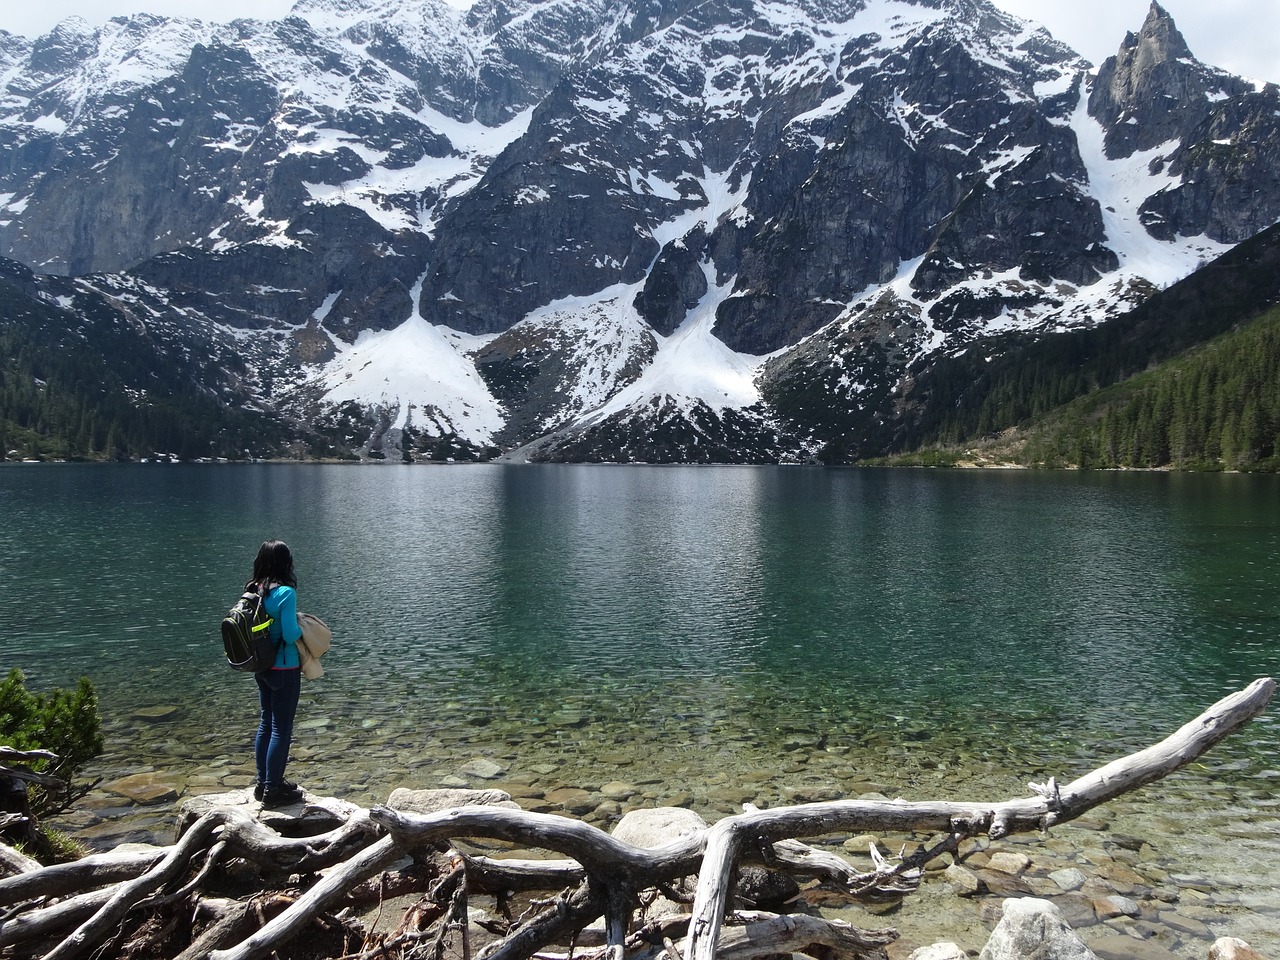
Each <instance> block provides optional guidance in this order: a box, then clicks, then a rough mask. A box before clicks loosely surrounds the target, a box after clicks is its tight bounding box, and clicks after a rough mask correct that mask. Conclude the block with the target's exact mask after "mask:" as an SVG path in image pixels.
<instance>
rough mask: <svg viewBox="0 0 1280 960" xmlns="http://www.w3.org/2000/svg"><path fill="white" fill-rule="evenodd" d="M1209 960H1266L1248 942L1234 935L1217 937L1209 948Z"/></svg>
mask: <svg viewBox="0 0 1280 960" xmlns="http://www.w3.org/2000/svg"><path fill="white" fill-rule="evenodd" d="M1209 960H1266V958H1265V957H1263V955H1262V954H1260V953H1259V952H1258V951H1257V950H1255V949H1253V947H1251V946H1249V944H1247V943H1245V942H1244V941H1243V940H1240V939H1238V938H1236V937H1219V938H1218V939H1217V940H1215V941H1214V942H1213V946H1212V947H1210V948H1209Z"/></svg>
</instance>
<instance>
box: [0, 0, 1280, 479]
mask: <svg viewBox="0 0 1280 960" xmlns="http://www.w3.org/2000/svg"><path fill="white" fill-rule="evenodd" d="M413 7H414V10H416V11H417V12H416V13H413V14H411V13H410V12H409V7H408V6H406V5H403V4H397V3H394V2H383V3H372V2H369V3H358V2H349V0H342V2H338V0H304V2H301V3H299V4H297V5H296V6H295V8H294V11H293V13H292V14H291V15H290V16H289V17H287V18H285V19H284V20H281V21H277V22H274V23H260V22H254V21H238V22H237V23H236V24H230V25H224V26H218V27H213V26H209V25H204V24H199V23H198V22H189V21H166V20H164V19H163V18H152V17H146V16H142V17H135V18H127V19H126V18H118V19H117V20H114V21H112V22H111V23H110V24H109V25H108V26H107V27H104V28H103V29H102V30H99V31H92V30H87V29H85V28H84V27H83V25H81V26H76V25H66V24H64V25H63V26H61V27H59V28H58V29H57V30H55V31H54V32H52V33H51V34H49V35H48V36H47V37H45V38H39V39H37V40H36V41H31V42H29V43H26V44H23V43H16V44H15V42H14V40H13V38H12V36H11V35H6V37H5V38H3V39H4V40H5V42H4V43H2V44H0V81H2V85H0V89H2V90H3V94H2V96H0V143H3V144H4V145H5V147H6V149H7V151H8V152H9V153H10V155H11V157H12V158H13V162H12V163H11V165H10V169H9V170H8V171H7V172H5V171H0V252H2V253H3V254H4V255H6V256H9V257H11V258H13V259H17V260H19V261H21V262H24V263H27V264H28V265H30V266H33V267H35V268H36V269H37V270H39V271H41V272H42V273H49V272H50V270H51V268H52V269H56V270H59V271H62V272H65V273H67V274H69V275H70V277H69V280H70V282H71V283H72V284H73V285H74V284H82V285H87V286H89V287H92V288H93V289H94V290H97V291H99V292H100V293H102V294H103V295H104V296H106V297H108V298H109V299H111V300H112V301H114V302H115V303H117V304H118V305H120V307H121V309H123V310H126V311H128V312H130V313H131V314H132V315H133V316H134V317H135V318H138V319H139V322H142V323H144V324H145V323H155V324H157V325H158V326H160V327H163V328H164V329H165V330H167V331H170V332H171V335H172V336H173V337H174V338H175V346H177V345H178V344H177V341H181V340H182V339H183V336H184V334H183V333H182V331H183V330H184V329H185V330H188V331H190V332H191V334H192V335H196V336H198V337H207V338H212V339H213V340H215V341H218V342H219V343H221V344H223V345H224V346H225V348H226V350H228V351H229V352H233V353H237V354H238V355H239V360H240V361H241V362H242V363H243V365H244V367H245V375H244V376H243V377H239V378H236V379H237V385H236V387H235V388H234V389H235V390H236V391H238V393H237V396H238V397H239V398H240V400H241V401H242V402H249V403H251V404H255V405H260V406H262V407H263V408H264V409H269V410H272V411H274V412H275V413H276V414H277V415H278V416H279V417H280V418H281V420H282V422H285V423H291V424H292V427H291V429H293V430H294V431H295V432H296V435H297V436H298V438H299V439H302V438H304V437H305V436H306V435H307V434H308V432H310V433H314V434H316V435H318V436H319V435H326V436H328V435H332V436H336V435H337V433H335V432H334V431H337V430H338V427H339V425H341V427H342V430H341V431H339V432H342V433H343V435H344V436H347V435H351V430H350V428H351V426H352V424H353V423H355V422H357V421H362V422H363V427H362V428H361V433H362V435H361V436H355V435H351V446H352V448H353V449H355V450H358V451H360V452H361V453H362V454H364V455H368V456H375V457H381V456H390V457H392V458H398V459H404V458H409V459H413V458H415V457H417V456H426V455H428V454H429V453H430V452H431V451H434V450H439V449H442V448H443V447H447V448H448V449H450V450H452V451H454V452H457V451H459V450H461V449H464V448H465V449H467V450H468V451H469V454H468V455H470V456H491V455H494V453H495V452H505V453H507V454H508V455H516V456H519V457H533V458H546V459H566V458H568V459H572V458H574V457H589V458H592V459H611V458H612V459H622V460H625V459H632V458H638V457H641V456H643V458H645V459H682V458H688V457H692V458H694V459H700V458H707V457H710V458H713V459H718V460H724V461H729V462H733V461H734V460H735V459H744V460H752V461H755V460H757V459H761V458H763V459H767V460H773V461H792V460H799V461H803V460H809V459H815V458H816V459H822V460H827V461H833V462H843V461H845V460H848V459H857V458H860V457H865V456H874V455H876V454H878V453H881V452H884V449H885V444H886V443H887V442H889V439H888V438H891V437H893V436H896V435H900V434H902V433H903V432H904V430H908V428H909V424H908V423H906V422H901V421H900V419H899V418H902V417H909V416H911V415H912V410H913V407H912V405H911V404H908V403H904V402H902V398H903V397H904V396H905V393H906V392H907V391H909V389H910V386H911V383H912V382H914V380H915V379H916V378H917V377H918V375H919V370H920V369H921V368H922V365H923V366H924V367H927V366H928V365H929V364H931V363H933V362H941V361H942V360H944V359H945V358H946V357H947V356H948V355H951V354H954V353H955V352H956V351H958V350H963V349H965V346H966V344H969V343H972V342H975V341H977V340H979V339H982V340H984V341H987V340H991V339H992V338H996V339H999V337H1001V336H1006V335H1011V334H1014V333H1023V334H1029V335H1033V336H1050V335H1052V333H1053V332H1054V331H1063V330H1069V329H1074V328H1081V327H1090V326H1095V325H1097V324H1100V323H1106V322H1108V321H1109V320H1110V319H1112V318H1114V317H1116V316H1119V315H1121V314H1123V313H1124V312H1125V311H1126V310H1127V309H1129V308H1130V307H1132V306H1134V305H1136V304H1138V303H1140V302H1142V301H1143V300H1144V299H1146V298H1147V297H1149V296H1150V295H1151V294H1152V292H1154V291H1155V290H1157V289H1159V288H1161V287H1163V286H1167V285H1169V284H1171V283H1173V282H1174V281H1176V280H1178V279H1180V278H1181V277H1183V276H1185V275H1187V274H1188V273H1190V272H1192V271H1193V270H1194V269H1195V268H1196V267H1197V266H1198V265H1200V264H1202V263H1204V262H1208V261H1210V260H1212V259H1213V258H1215V257H1217V256H1219V255H1220V254H1222V253H1223V252H1225V251H1226V250H1229V249H1230V248H1231V247H1232V246H1234V245H1235V244H1237V243H1239V242H1241V241H1242V240H1244V239H1247V237H1249V236H1252V235H1253V234H1255V233H1257V232H1258V231H1259V230H1261V229H1264V228H1265V227H1267V226H1269V225H1270V224H1271V223H1274V222H1275V220H1276V219H1277V218H1278V217H1280V169H1278V168H1280V150H1276V149H1273V147H1275V146H1277V145H1280V144H1276V143H1275V140H1276V138H1277V136H1280V133H1278V128H1280V124H1278V123H1277V119H1276V115H1277V106H1278V100H1280V97H1278V91H1277V88H1276V87H1275V85H1273V84H1268V85H1266V86H1264V87H1262V88H1256V87H1254V86H1252V85H1250V84H1248V83H1246V82H1245V81H1243V80H1240V79H1239V78H1234V77H1231V76H1230V75H1228V74H1225V73H1224V72H1222V71H1219V70H1216V69H1215V68H1211V67H1207V66H1205V65H1203V64H1199V63H1198V62H1197V61H1195V60H1194V58H1193V57H1192V56H1191V55H1190V51H1189V50H1188V49H1187V48H1186V44H1185V41H1184V40H1183V39H1182V37H1181V35H1180V34H1179V33H1178V32H1177V28H1176V25H1174V24H1173V21H1172V19H1171V18H1169V16H1168V14H1167V13H1166V12H1165V11H1164V10H1163V9H1162V8H1161V7H1160V6H1159V5H1158V4H1155V3H1153V4H1152V5H1151V8H1150V12H1149V13H1148V16H1147V18H1146V20H1145V21H1144V23H1143V25H1142V28H1141V29H1140V30H1139V31H1138V32H1137V33H1134V34H1130V35H1128V36H1127V37H1126V38H1125V39H1124V40H1123V42H1122V44H1121V46H1120V48H1119V50H1118V53H1117V56H1116V57H1113V58H1110V59H1108V60H1107V61H1106V62H1105V63H1104V64H1103V65H1102V66H1101V67H1100V68H1099V69H1098V71H1097V72H1096V74H1091V73H1090V72H1089V69H1088V65H1087V64H1086V63H1085V62H1084V61H1082V60H1081V59H1080V58H1079V57H1078V56H1076V55H1075V54H1074V53H1072V52H1071V51H1070V50H1069V49H1068V48H1066V47H1065V46H1063V45H1062V44H1060V43H1058V42H1057V41H1055V40H1053V39H1052V37H1050V36H1049V35H1048V34H1047V33H1046V32H1044V31H1043V30H1042V29H1033V28H1031V27H1030V26H1029V25H1027V24H1025V23H1024V22H1022V21H1019V20H1017V19H1016V18H1014V17H1011V16H1009V15H1007V14H1004V13H1002V12H1001V11H999V10H998V9H997V8H995V7H994V6H992V5H991V4H989V3H986V2H984V0H929V2H924V0H918V2H908V0H845V2H825V0H812V2H806V3H773V4H758V3H754V2H752V0H732V2H727V0H711V2H707V3H700V4H693V3H688V2H659V0H654V2H648V3H637V4H629V3H609V2H604V0H600V2H595V3H590V4H571V3H566V2H560V0H549V2H546V3H535V2H524V3H507V4H502V3H497V2H493V3H481V4H477V5H476V6H474V7H472V8H471V9H470V10H468V11H465V12H463V11H457V10H454V9H453V8H450V7H448V6H447V5H445V4H443V3H441V2H438V0H437V2H433V3H429V4H426V5H419V4H415V5H413ZM126 63H127V64H129V66H128V67H127V68H126V67H124V66H122V64H126ZM93 76H96V77H98V79H99V81H100V82H98V83H97V84H96V85H95V84H91V83H90V82H89V78H90V77H93ZM130 84H133V85H132V86H130ZM1169 90H1177V91H1179V95H1178V97H1176V98H1175V104H1176V106H1175V108H1172V109H1171V108H1169V107H1168V106H1167V105H1166V104H1165V103H1164V102H1163V101H1164V100H1166V99H1168V98H1167V97H1166V96H1165V93H1166V92H1167V91H1169ZM157 184H158V185H162V186H164V187H168V188H169V189H168V190H165V189H161V190H157V189H155V186H156V185H157ZM50 282H52V281H50ZM886 418H887V425H886V423H880V424H877V423H876V422H875V421H876V420H880V421H886ZM659 425H665V426H662V429H658V427H659ZM666 435H669V436H670V437H672V439H671V441H670V445H669V449H666V450H665V451H664V449H663V442H664V441H661V440H660V439H658V438H660V437H662V436H666ZM678 438H683V439H678ZM442 444H443V447H442ZM699 445H701V446H700V447H699ZM695 448H698V449H695ZM640 451H643V453H641V452H640ZM706 451H713V452H706Z"/></svg>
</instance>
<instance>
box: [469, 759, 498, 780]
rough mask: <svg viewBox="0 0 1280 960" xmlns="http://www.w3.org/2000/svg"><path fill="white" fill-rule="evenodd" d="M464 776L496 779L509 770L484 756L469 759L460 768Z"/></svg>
mask: <svg viewBox="0 0 1280 960" xmlns="http://www.w3.org/2000/svg"><path fill="white" fill-rule="evenodd" d="M460 772H461V773H462V774H463V775H464V776H468V777H478V778H479V779H481V780H496V779H498V778H499V777H501V776H502V775H503V774H505V773H506V772H507V768H506V767H504V766H502V764H500V763H495V762H494V761H492V760H489V759H487V758H484V757H479V758H477V759H475V760H469V761H468V762H466V763H464V764H463V765H462V767H461V768H460Z"/></svg>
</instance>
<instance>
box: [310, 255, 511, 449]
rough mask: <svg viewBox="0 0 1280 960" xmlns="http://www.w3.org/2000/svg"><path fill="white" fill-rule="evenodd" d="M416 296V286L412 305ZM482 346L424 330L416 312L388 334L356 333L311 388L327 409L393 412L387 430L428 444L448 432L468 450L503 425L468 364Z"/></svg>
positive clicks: (479, 340)
mask: <svg viewBox="0 0 1280 960" xmlns="http://www.w3.org/2000/svg"><path fill="white" fill-rule="evenodd" d="M421 292H422V281H421V280H419V281H418V283H417V285H416V286H415V287H414V290H413V302H414V303H415V304H416V303H417V302H418V298H419V296H420V294H421ZM326 303H328V301H326ZM321 309H325V308H324V307H323V306H322V307H321ZM318 312H319V311H317V313H318ZM488 339H490V338H483V337H473V336H469V335H467V334H464V333H460V332H459V331H457V330H452V329H450V328H448V327H443V326H436V325H433V324H430V323H427V321H426V320H424V319H423V318H422V315H421V314H420V313H419V312H418V311H417V309H416V308H415V310H414V313H413V315H412V316H411V317H410V318H409V319H408V320H406V321H405V322H404V323H402V324H400V326H398V327H396V328H394V329H392V330H379V331H364V332H363V333H361V334H360V336H359V338H358V339H357V340H356V342H355V343H354V344H352V345H350V346H348V347H346V348H345V349H344V350H343V351H342V352H341V353H339V355H338V356H337V357H335V358H334V359H333V360H330V361H329V362H328V363H326V364H325V365H324V367H323V368H322V369H321V370H320V372H319V373H318V374H317V375H316V376H315V377H314V378H313V379H312V380H311V381H310V382H311V383H318V384H320V385H322V386H324V387H325V388H326V389H325V392H324V395H323V397H322V401H323V402H324V403H326V404H331V405H334V406H337V405H339V404H343V403H347V402H355V403H358V404H361V405H363V406H366V407H378V408H381V409H383V410H385V411H387V412H388V413H389V414H390V413H393V412H394V416H395V419H394V421H393V423H392V425H391V426H392V428H393V429H403V428H404V427H406V426H412V427H413V428H414V429H418V430H423V431H424V432H426V433H428V434H430V435H432V436H441V435H443V434H445V433H448V432H451V431H452V432H454V433H456V434H457V435H458V436H459V437H460V438H462V439H463V440H467V441H469V442H471V443H474V444H478V445H483V444H488V443H491V442H492V440H493V435H494V433H495V432H496V431H497V430H498V429H500V428H501V427H502V424H503V422H504V420H505V417H504V415H503V411H502V408H501V406H500V405H499V404H498V402H497V400H495V399H494V397H493V395H492V394H491V393H490V392H489V388H488V387H487V386H485V383H484V381H483V380H482V379H481V377H480V374H479V373H478V372H477V371H476V368H475V364H474V363H472V362H471V360H469V359H468V358H467V353H468V352H469V351H472V350H475V349H477V348H478V347H479V346H480V345H482V344H483V343H485V342H487V340H488Z"/></svg>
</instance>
